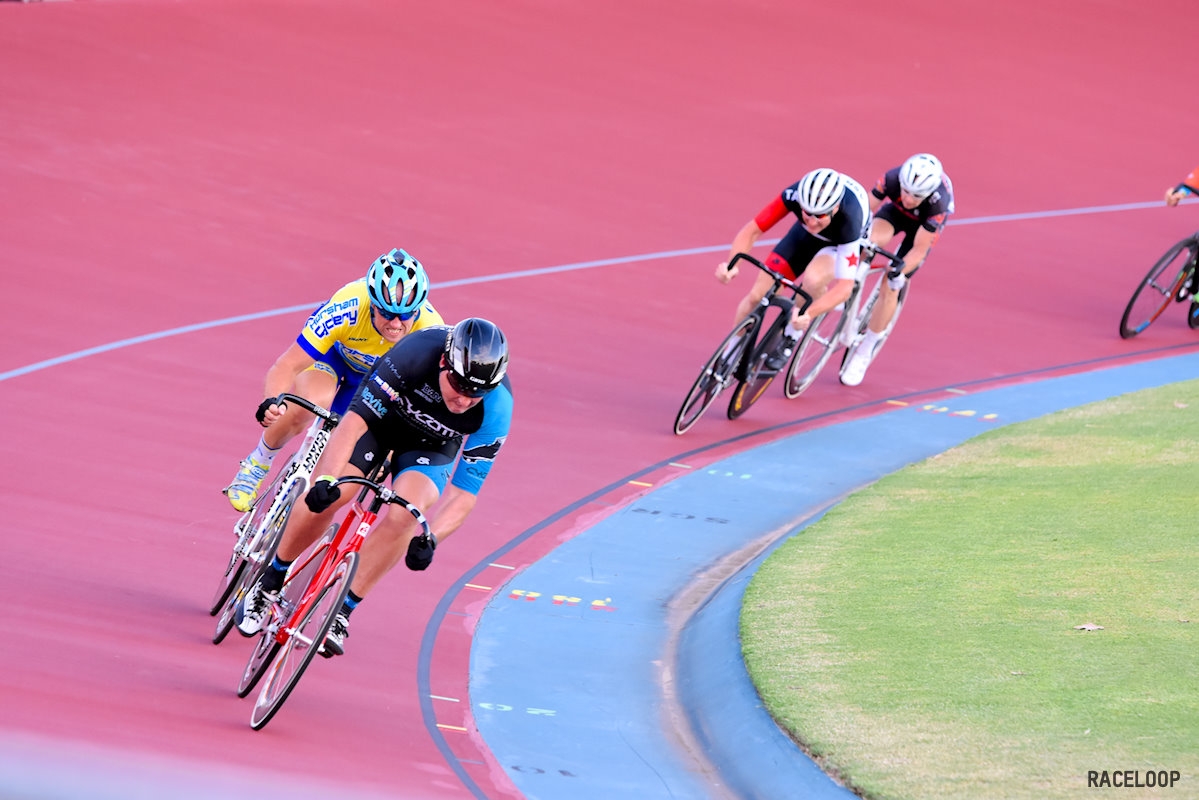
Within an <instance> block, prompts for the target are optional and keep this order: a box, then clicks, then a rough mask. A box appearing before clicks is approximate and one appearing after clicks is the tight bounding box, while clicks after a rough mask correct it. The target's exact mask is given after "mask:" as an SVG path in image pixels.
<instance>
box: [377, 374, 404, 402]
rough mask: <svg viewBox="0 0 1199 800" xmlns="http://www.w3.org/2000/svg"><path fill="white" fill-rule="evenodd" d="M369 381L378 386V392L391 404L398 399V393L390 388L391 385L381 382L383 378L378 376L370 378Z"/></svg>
mask: <svg viewBox="0 0 1199 800" xmlns="http://www.w3.org/2000/svg"><path fill="white" fill-rule="evenodd" d="M371 380H372V381H374V382H375V384H377V385H378V387H379V390H380V391H381V392H383V394H385V395H387V396H388V397H389V398H390V399H391V402H393V403H394V402H395V401H396V400H399V399H400V393H399V392H397V391H396V390H395V389H394V388H392V386H391V384H390V383H388V382H387V381H385V380H383V378H381V377H380V376H378V375H376V376H375V377H373V378H371Z"/></svg>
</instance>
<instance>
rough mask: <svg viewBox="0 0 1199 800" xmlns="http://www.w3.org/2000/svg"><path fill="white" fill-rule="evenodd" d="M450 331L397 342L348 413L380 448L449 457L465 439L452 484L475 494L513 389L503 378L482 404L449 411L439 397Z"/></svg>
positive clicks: (506, 420)
mask: <svg viewBox="0 0 1199 800" xmlns="http://www.w3.org/2000/svg"><path fill="white" fill-rule="evenodd" d="M451 330H452V329H451V328H449V327H445V326H436V327H430V328H424V329H422V330H419V331H415V332H413V333H410V334H408V335H407V336H405V337H404V338H403V339H401V340H400V341H399V342H398V343H396V345H395V346H393V347H392V348H391V349H390V350H388V351H387V353H385V354H384V355H383V356H381V357H380V358H379V360H378V361H376V362H375V366H374V368H373V369H372V370H371V372H370V374H369V375H367V377H366V378H364V379H363V381H362V385H361V386H359V387H358V393H357V394H356V395H355V396H354V400H353V402H352V403H351V404H350V411H353V412H354V413H356V414H358V415H359V416H360V417H362V418H363V419H364V420H366V424H367V428H368V429H369V431H370V434H371V438H372V439H373V440H374V441H375V442H377V443H378V445H379V446H380V448H381V449H393V450H403V451H409V450H412V451H438V452H442V453H449V454H451V455H452V454H453V453H454V452H456V451H457V449H458V447H459V446H460V445H461V444H462V441H463V438H464V437H465V438H466V449H465V451H464V453H463V463H462V464H460V465H459V469H458V470H456V471H455V474H454V483H455V485H460V486H463V487H464V488H468V489H469V490H471V491H474V492H477V491H478V485H481V484H482V482H483V479H484V478H486V476H487V472H488V470H489V469H490V466H491V462H492V461H493V460H494V459H495V456H496V453H498V452H499V449H500V446H501V445H503V443H504V441H505V439H506V438H507V436H508V428H509V426H510V424H511V421H512V385H511V383H510V382H509V380H508V377H507V376H504V379H503V381H502V382H501V383H500V385H499V386H498V387H496V388H495V389H494V390H492V391H491V392H488V393H487V394H486V395H484V397H483V400H482V401H481V402H479V403H477V404H476V405H474V406H473V407H471V408H469V409H467V410H466V411H464V412H463V413H461V414H455V413H454V412H453V411H450V410H449V408H447V407H446V404H445V400H444V399H443V397H442V395H441V383H440V381H439V375H440V373H441V356H442V353H444V352H445V342H446V337H447V336H448V335H449V333H450V331H451ZM359 466H360V465H359ZM468 473H469V474H468Z"/></svg>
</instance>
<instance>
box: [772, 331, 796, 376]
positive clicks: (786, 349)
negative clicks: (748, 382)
mask: <svg viewBox="0 0 1199 800" xmlns="http://www.w3.org/2000/svg"><path fill="white" fill-rule="evenodd" d="M794 348H795V340H794V339H792V338H791V337H789V336H784V337H783V340H782V341H781V342H779V346H778V347H777V348H776V349H775V351H774V352H773V353H771V354H770V355H768V356H766V369H769V370H773V371H775V372H779V371H780V370H782V368H783V367H785V366H787V359H789V358H791V353H793V352H794Z"/></svg>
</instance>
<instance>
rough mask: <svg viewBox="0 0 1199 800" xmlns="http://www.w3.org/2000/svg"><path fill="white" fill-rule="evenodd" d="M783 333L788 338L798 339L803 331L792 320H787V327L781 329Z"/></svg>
mask: <svg viewBox="0 0 1199 800" xmlns="http://www.w3.org/2000/svg"><path fill="white" fill-rule="evenodd" d="M783 335H784V336H786V337H787V338H788V339H798V338H799V337H800V336H803V331H801V330H800V329H799V328H797V327H795V323H794V322H788V323H787V327H786V328H784V329H783Z"/></svg>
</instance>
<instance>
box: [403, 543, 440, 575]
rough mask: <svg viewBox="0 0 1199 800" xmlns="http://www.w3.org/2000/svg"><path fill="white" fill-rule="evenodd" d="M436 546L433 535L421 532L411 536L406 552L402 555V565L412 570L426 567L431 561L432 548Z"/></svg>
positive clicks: (415, 570) (417, 570)
mask: <svg viewBox="0 0 1199 800" xmlns="http://www.w3.org/2000/svg"><path fill="white" fill-rule="evenodd" d="M436 547H437V540H436V539H434V538H433V536H432V535H431V534H430V535H425V534H423V533H422V534H421V535H420V536H413V537H412V541H410V542H409V543H408V553H407V555H405V556H404V565H405V566H406V567H408V569H410V570H413V571H414V572H420V571H421V570H422V569H428V567H429V565H430V564H432V563H433V550H434V549H435V548H436Z"/></svg>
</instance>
